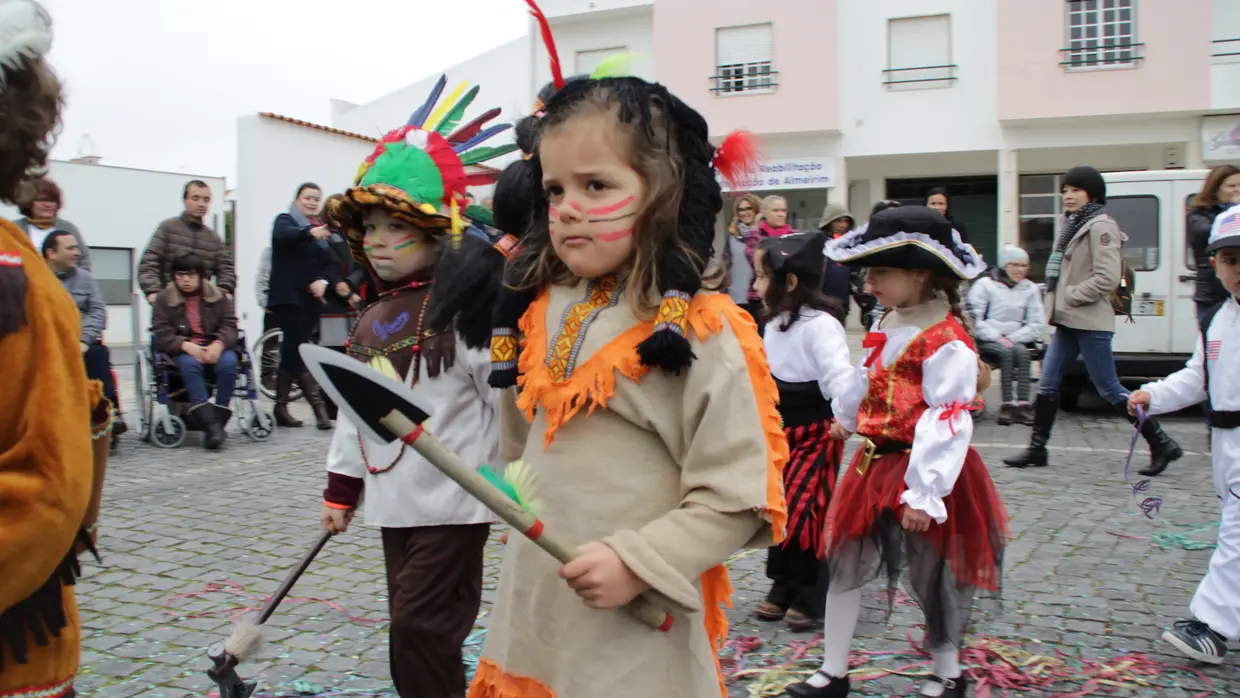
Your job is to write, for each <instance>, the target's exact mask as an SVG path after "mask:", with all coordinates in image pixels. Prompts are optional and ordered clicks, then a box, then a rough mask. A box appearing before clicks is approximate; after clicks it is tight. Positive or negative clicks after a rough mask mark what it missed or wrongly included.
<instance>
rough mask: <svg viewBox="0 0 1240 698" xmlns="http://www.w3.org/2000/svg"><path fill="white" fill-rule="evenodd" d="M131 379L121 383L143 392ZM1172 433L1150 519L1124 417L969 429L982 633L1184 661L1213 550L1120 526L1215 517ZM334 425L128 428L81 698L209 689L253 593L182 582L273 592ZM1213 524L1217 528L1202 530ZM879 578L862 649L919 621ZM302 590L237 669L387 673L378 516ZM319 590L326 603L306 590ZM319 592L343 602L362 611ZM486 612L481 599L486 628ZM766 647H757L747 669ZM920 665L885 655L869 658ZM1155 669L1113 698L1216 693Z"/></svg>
mask: <svg viewBox="0 0 1240 698" xmlns="http://www.w3.org/2000/svg"><path fill="white" fill-rule="evenodd" d="M127 391H128V389H127V388H126V392H125V393H123V394H125V395H129V394H131V393H128V392H127ZM299 409H301V410H303V411H304V409H305V408H304V405H302V406H299ZM1168 428H1169V430H1170V431H1171V432H1172V433H1173V435H1174V436H1176V437H1177V438H1178V439H1180V441H1181V443H1182V444H1184V447H1185V449H1186V450H1187V451H1189V453H1188V454H1187V455H1186V456H1185V458H1184V459H1183V460H1182V461H1181V462H1180V463H1178V464H1176V465H1175V466H1173V467H1172V468H1171V469H1170V471H1169V472H1168V473H1167V474H1166V475H1165V476H1164V477H1161V478H1158V479H1157V480H1156V481H1155V483H1154V490H1155V492H1154V493H1155V494H1157V495H1159V496H1161V497H1163V498H1164V504H1163V509H1162V519H1161V520H1160V521H1158V522H1149V521H1147V520H1145V519H1144V518H1143V517H1142V516H1141V514H1140V513H1139V511H1138V510H1137V508H1136V506H1135V504H1134V502H1133V499H1132V496H1131V490H1130V488H1129V487H1128V486H1127V485H1125V484H1124V482H1123V478H1122V466H1123V458H1124V454H1125V452H1126V450H1127V446H1128V439H1129V435H1130V434H1131V431H1130V430H1129V428H1128V426H1127V425H1126V424H1123V423H1121V422H1120V420H1118V419H1116V418H1114V417H1112V416H1109V415H1104V414H1100V413H1085V414H1070V415H1066V416H1065V417H1064V418H1063V419H1062V420H1061V423H1060V424H1059V426H1058V428H1057V430H1056V433H1055V439H1054V445H1055V446H1056V449H1055V451H1054V454H1053V458H1054V461H1055V466H1054V467H1051V468H1046V469H1036V470H1029V471H1017V470H1013V469H1009V468H1004V467H1002V465H1001V464H1000V462H999V461H1000V459H1001V458H1002V457H1003V456H1005V455H1008V454H1010V453H1011V452H1012V451H1013V449H1015V448H1018V447H1019V444H1020V443H1021V442H1023V441H1024V439H1025V438H1026V431H1025V430H1024V429H1022V428H1020V427H998V426H996V425H995V424H994V422H993V421H984V422H981V423H979V425H978V428H977V432H976V437H975V443H976V445H977V446H978V447H979V449H980V450H981V452H982V454H983V456H984V457H985V459H986V460H987V462H988V463H989V464H990V467H991V471H992V473H993V475H994V477H995V479H996V481H997V483H998V486H999V489H1000V491H1001V492H1002V494H1003V496H1004V498H1005V500H1006V502H1007V506H1008V508H1009V512H1010V515H1011V518H1012V533H1013V536H1014V540H1013V541H1012V543H1011V545H1010V547H1009V548H1008V553H1007V568H1006V576H1005V580H1004V581H1005V589H1004V602H1003V605H1002V607H1001V608H1000V609H997V610H993V611H987V612H985V613H980V612H979V613H977V614H975V618H974V620H975V627H974V631H975V634H981V635H988V636H995V637H999V638H1008V639H1011V640H1014V641H1016V642H1017V643H1018V644H1019V645H1020V646H1021V647H1022V648H1023V649H1025V650H1027V651H1029V652H1032V653H1035V654H1040V655H1051V654H1054V653H1055V652H1061V653H1063V654H1065V655H1067V656H1069V657H1081V658H1086V659H1091V660H1095V661H1109V660H1110V659H1112V658H1114V657H1116V656H1118V655H1121V654H1124V653H1127V652H1143V653H1148V654H1149V655H1150V656H1151V657H1152V658H1153V659H1155V660H1162V661H1168V662H1173V663H1176V664H1179V663H1180V662H1179V661H1178V660H1177V659H1175V658H1173V657H1171V656H1169V655H1166V654H1164V653H1163V650H1162V647H1161V646H1160V644H1159V642H1158V640H1157V636H1158V634H1159V632H1160V630H1161V628H1162V627H1164V626H1166V625H1168V624H1169V623H1170V622H1171V621H1172V620H1174V619H1176V618H1179V617H1181V616H1182V615H1183V614H1184V613H1185V612H1186V606H1187V602H1188V599H1189V597H1190V595H1191V593H1192V591H1193V589H1194V588H1195V586H1196V584H1197V582H1198V580H1199V578H1200V576H1201V574H1202V573H1203V571H1204V569H1205V566H1206V561H1207V559H1208V556H1209V550H1199V551H1185V550H1183V549H1181V548H1178V547H1173V548H1171V549H1167V550H1161V549H1159V548H1155V547H1152V546H1151V545H1150V544H1149V543H1148V542H1146V541H1142V540H1135V539H1128V538H1121V537H1117V536H1114V535H1111V533H1122V534H1125V535H1130V536H1149V535H1150V534H1152V533H1155V532H1163V533H1175V532H1183V531H1184V530H1185V528H1181V527H1190V526H1197V525H1203V524H1209V523H1211V522H1212V521H1213V520H1214V518H1215V511H1216V503H1215V499H1214V496H1213V494H1212V490H1211V486H1210V478H1209V459H1208V456H1206V455H1205V454H1204V453H1203V451H1204V450H1205V448H1206V439H1205V430H1204V428H1203V427H1202V426H1201V423H1200V420H1199V419H1197V418H1194V417H1192V416H1184V417H1178V418H1175V419H1172V420H1170V422H1169V424H1168ZM328 438H329V433H327V432H319V431H317V430H315V429H314V428H313V426H312V425H310V424H307V426H306V427H304V428H302V429H296V430H288V429H281V430H278V431H277V433H276V434H275V435H274V436H273V437H272V439H271V440H270V441H269V442H267V443H261V444H256V443H250V442H248V440H247V439H246V438H245V437H244V436H241V435H240V434H233V435H231V436H230V440H229V443H228V445H227V447H226V449H225V450H223V451H222V452H218V453H208V452H205V451H202V450H200V449H199V448H198V447H197V446H198V444H199V441H198V437H197V436H196V435H191V436H190V439H189V441H188V442H187V443H186V445H184V446H183V447H182V448H180V449H178V450H174V451H165V450H159V449H156V448H154V447H152V446H149V445H146V444H143V443H140V442H139V441H138V440H137V438H136V436H135V435H134V434H132V432H131V434H130V435H128V436H126V437H125V439H124V441H123V444H122V447H121V449H120V452H119V453H117V454H116V455H114V457H113V458H112V460H111V466H110V470H109V474H108V483H107V491H106V496H105V500H104V509H103V511H104V514H103V519H102V529H101V534H100V535H101V538H100V542H101V549H102V553H103V555H104V565H103V566H102V567H100V566H97V565H95V564H93V563H91V564H88V565H87V572H86V576H85V579H83V580H82V581H81V582H80V584H79V586H78V593H79V600H80V604H81V607H82V617H83V623H84V642H83V645H84V647H83V662H82V671H81V677H80V680H79V684H78V686H79V690H80V691H81V693H82V694H83V695H97V696H138V695H141V696H192V695H197V696H202V695H205V694H206V693H207V692H208V690H209V689H210V688H212V686H211V684H210V682H209V681H208V680H207V679H206V677H205V676H204V675H203V673H202V672H203V670H204V669H205V668H206V666H207V664H208V662H207V660H206V658H205V650H206V648H207V646H208V645H210V644H211V643H212V642H215V641H217V640H219V639H221V638H222V637H223V636H225V635H226V634H227V633H228V630H229V626H230V617H229V611H228V609H234V608H240V607H244V606H252V605H256V604H257V602H256V601H253V600H251V599H250V598H246V597H242V596H239V595H235V594H231V593H209V594H205V595H202V596H184V595H187V594H194V593H196V592H201V591H203V590H204V589H206V588H208V587H209V585H228V584H234V583H235V584H237V585H241V586H240V587H237V588H236V589H235V591H236V592H237V594H246V595H251V596H255V597H261V596H263V595H265V594H268V593H270V592H271V591H273V590H274V589H275V587H276V586H277V584H278V583H279V582H280V580H281V579H282V578H283V576H284V575H285V573H286V572H287V570H289V569H290V568H291V567H292V566H293V565H294V564H295V563H296V561H297V560H298V559H299V557H300V556H301V554H302V552H303V551H304V549H305V547H306V546H307V545H308V544H309V542H310V541H311V540H312V539H313V538H314V536H315V534H316V532H317V528H318V522H317V519H318V510H319V502H320V498H319V494H320V492H321V488H322V485H323V473H322V467H323V455H324V451H325V449H326V446H327V443H328ZM1211 536H1212V531H1209V530H1207V531H1205V532H1204V533H1201V534H1199V536H1198V537H1200V538H1205V539H1207V540H1209V539H1210V538H1211ZM501 556H502V546H500V545H499V544H498V543H493V544H492V545H491V546H489V548H488V550H487V563H488V564H487V588H488V590H490V589H493V587H494V584H495V581H496V577H497V575H498V570H499V564H500V559H501ZM763 560H764V555H763V553H762V552H760V551H752V552H749V553H747V554H742V555H740V556H738V557H737V558H736V559H734V561H733V563H732V579H733V583H734V584H735V586H736V589H737V594H736V608H735V609H733V610H732V611H731V612H730V616H731V618H732V620H733V623H734V625H733V630H732V633H733V635H732V636H733V637H734V638H736V637H742V636H758V637H760V638H761V641H762V646H761V647H760V648H758V649H757V650H755V651H756V652H759V653H762V652H768V653H769V652H775V653H782V654H783V655H788V654H789V653H790V649H789V645H788V643H789V642H794V641H805V640H809V639H811V638H812V637H813V636H812V635H795V634H792V633H790V632H788V631H786V630H781V629H780V627H779V626H778V625H772V624H758V623H756V622H754V621H752V620H751V613H752V610H753V607H754V605H755V604H756V603H757V602H758V601H759V600H761V598H762V595H763V593H764V592H765V589H766V585H767V581H766V579H765V577H764V574H763ZM489 593H490V592H489V591H488V594H489ZM866 593H867V597H866V598H867V599H868V602H867V605H866V606H867V607H866V609H865V612H864V615H863V618H862V623H861V625H860V627H859V630H858V636H859V645H858V647H859V649H864V650H871V651H874V650H908V648H909V642H908V640H907V639H906V633H908V632H909V631H910V630H911V629H912V626H915V625H916V624H917V623H918V622H919V618H918V616H917V612H916V608H915V607H911V605H910V604H904V605H901V606H899V607H898V608H897V609H896V610H895V612H894V614H893V615H892V617H891V618H890V621H889V622H887V620H886V619H885V601H881V600H880V598H879V587H878V586H877V585H875V586H873V587H871V588H870V590H869V591H867V592H866ZM293 596H294V597H296V598H293V599H290V600H289V601H287V602H286V603H285V605H284V606H282V607H281V609H280V611H279V613H278V614H277V615H276V616H275V617H274V618H273V620H272V621H271V625H270V626H269V627H268V628H267V630H266V633H265V634H266V637H267V638H268V645H267V647H266V649H265V650H264V651H263V652H262V653H261V655H260V657H259V658H258V659H257V660H256V661H253V662H251V663H249V664H247V665H244V666H243V668H242V671H243V673H244V675H246V676H249V677H258V678H259V679H260V680H261V681H262V682H263V686H262V687H261V688H260V691H265V692H267V693H268V694H269V695H270V694H287V693H289V692H291V691H290V683H291V682H292V681H294V680H298V679H300V680H305V681H309V682H311V683H312V684H315V685H317V686H320V687H324V688H335V689H340V690H364V689H374V690H383V689H386V688H388V687H390V683H389V682H388V681H387V675H388V672H387V647H386V644H385V643H386V635H385V631H386V622H384V621H383V620H382V619H383V618H384V617H385V604H386V600H385V596H384V580H383V566H382V558H381V553H380V544H379V537H378V534H377V532H376V531H374V530H373V529H366V528H363V527H361V526H359V527H357V528H356V529H355V530H354V531H351V532H350V533H349V534H347V535H346V536H344V537H342V538H340V539H338V540H334V541H332V542H331V543H330V544H329V545H328V546H327V548H326V549H325V550H324V552H323V553H322V554H321V555H320V557H319V559H318V560H317V561H316V562H315V564H314V565H313V566H312V567H311V568H310V571H309V572H308V573H307V574H306V576H305V577H303V578H302V580H301V582H300V583H299V584H298V585H297V586H296V587H295V588H294V590H293ZM306 597H312V598H313V599H317V600H318V601H299V599H304V598H306ZM488 599H489V597H488ZM319 601H321V602H326V603H331V604H336V605H337V608H338V609H343V610H345V611H347V612H348V614H351V615H352V616H354V619H353V620H351V619H350V618H349V617H347V616H346V615H345V614H344V613H342V612H341V611H340V610H337V608H333V607H330V606H328V605H325V603H320V602H319ZM486 619H487V609H486V608H484V609H483V613H482V616H481V617H480V619H479V628H483V627H485V625H486ZM913 634H914V636H916V633H915V632H914V633H913ZM793 647H795V645H794V646H793ZM477 649H478V648H477V647H471V648H470V651H471V652H473V653H474V654H476V652H477ZM814 653H815V650H813V649H811V650H809V653H808V655H809V657H810V658H811V659H810V660H808V662H807V663H803V664H802V665H800V668H805V669H807V670H811V669H812V668H813V666H814V663H815V662H814V660H813V657H814ZM760 661H761V660H760V658H754V659H753V660H751V661H750V663H749V666H754V665H756V664H757V663H759V662H760ZM913 661H916V660H914V659H898V658H896V659H892V658H887V659H883V658H878V659H876V660H875V664H874V666H888V667H896V666H899V665H901V664H908V663H910V662H913ZM1204 674H1205V676H1206V677H1208V679H1209V681H1211V682H1212V684H1213V688H1214V691H1215V692H1216V693H1217V694H1227V693H1229V692H1230V693H1231V694H1240V677H1237V676H1236V673H1235V670H1234V669H1233V668H1232V667H1231V666H1229V665H1225V666H1224V667H1222V668H1217V669H1210V670H1206V671H1205V672H1204ZM1151 680H1152V681H1153V682H1154V685H1152V686H1151V687H1148V688H1142V689H1138V690H1136V691H1128V690H1127V689H1124V690H1120V691H1118V692H1117V693H1116V695H1147V696H1188V695H1195V693H1194V692H1188V691H1187V689H1192V691H1201V690H1205V684H1204V683H1203V682H1202V681H1201V680H1200V679H1199V678H1196V677H1194V676H1193V675H1192V674H1189V673H1187V672H1182V671H1181V672H1170V671H1168V672H1165V673H1163V674H1162V675H1160V676H1155V677H1152V678H1151ZM748 685H749V684H747V683H746V682H745V681H744V680H738V681H736V682H734V683H733V685H732V686H731V691H732V695H733V696H744V695H749V693H748V691H747V687H748ZM859 688H860V689H861V690H859V691H858V693H857V694H858V695H865V694H868V695H911V692H912V689H911V684H910V682H909V679H907V678H902V677H887V678H883V679H879V680H874V681H868V682H865V683H864V684H862V685H861V686H860V687H859ZM1069 689H1070V690H1079V684H1076V688H1073V685H1072V684H1064V685H1061V686H1060V687H1059V689H1058V690H1061V691H1062V690H1069ZM1020 695H1050V693H1049V692H1041V693H1038V692H1030V693H1023V694H1020ZM566 698H581V697H577V696H571V697H566Z"/></svg>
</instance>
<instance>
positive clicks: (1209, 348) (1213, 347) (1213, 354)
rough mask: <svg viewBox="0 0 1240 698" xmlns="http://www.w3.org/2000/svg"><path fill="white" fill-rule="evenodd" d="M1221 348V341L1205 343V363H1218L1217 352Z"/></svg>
mask: <svg viewBox="0 0 1240 698" xmlns="http://www.w3.org/2000/svg"><path fill="white" fill-rule="evenodd" d="M1222 348H1223V340H1221V339H1216V340H1214V341H1211V342H1206V361H1218V355H1219V351H1220V350H1221V349H1222Z"/></svg>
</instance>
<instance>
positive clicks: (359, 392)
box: [301, 344, 431, 443]
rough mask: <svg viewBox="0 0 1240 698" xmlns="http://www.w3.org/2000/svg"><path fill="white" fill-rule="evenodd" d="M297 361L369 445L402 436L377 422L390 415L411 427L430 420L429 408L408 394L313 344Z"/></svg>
mask: <svg viewBox="0 0 1240 698" xmlns="http://www.w3.org/2000/svg"><path fill="white" fill-rule="evenodd" d="M301 358H302V361H304V362H305V364H306V368H307V369H309V370H310V373H311V374H312V375H313V376H314V378H315V380H317V381H318V382H319V386H320V387H321V388H323V390H325V391H327V394H328V395H330V396H331V398H332V401H333V402H335V403H336V406H337V407H338V408H340V411H341V412H343V413H344V414H345V416H346V417H348V418H349V421H350V422H352V423H353V424H354V425H355V426H357V429H358V431H359V432H361V434H362V436H365V437H366V438H368V439H370V440H372V441H376V442H378V443H391V442H392V441H396V440H397V439H399V438H400V437H402V436H404V434H394V433H392V431H391V430H389V429H388V428H387V427H385V426H384V425H383V423H382V422H381V421H380V420H381V419H382V418H383V417H386V416H387V415H388V414H389V413H391V412H392V411H396V412H399V413H400V414H402V415H404V416H405V417H406V418H407V419H409V421H411V422H413V423H414V424H422V423H423V422H425V421H426V420H428V419H430V417H431V410H430V408H429V407H428V406H427V405H426V403H424V402H423V401H422V400H420V399H418V398H417V396H415V395H414V394H413V391H412V390H410V389H409V388H408V387H406V386H405V385H404V384H403V383H400V382H397V381H394V380H392V379H391V378H388V377H387V376H385V375H383V374H382V373H380V372H378V371H376V370H375V369H373V368H371V367H370V366H367V365H366V364H364V363H362V362H360V361H358V360H357V359H353V358H351V357H349V356H347V355H345V354H341V353H340V352H336V351H332V350H331V349H327V348H325V347H320V346H316V345H314V344H303V345H301Z"/></svg>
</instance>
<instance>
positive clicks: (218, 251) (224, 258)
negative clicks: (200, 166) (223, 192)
mask: <svg viewBox="0 0 1240 698" xmlns="http://www.w3.org/2000/svg"><path fill="white" fill-rule="evenodd" d="M184 204H185V212H184V213H182V214H181V215H179V216H177V217H176V218H169V219H168V220H166V221H164V222H163V223H160V224H159V227H158V228H156V229H155V234H154V235H152V236H151V241H150V242H149V243H147V246H146V250H144V251H143V252H142V261H140V262H139V263H138V287H139V288H141V289H142V292H143V293H144V294H146V298H147V300H148V301H150V302H154V299H155V295H156V294H157V293H159V292H160V291H162V290H164V287H165V286H167V285H168V283H169V282H170V281H172V261H173V260H174V259H176V258H177V257H180V256H181V255H183V254H185V253H187V252H193V253H194V254H196V255H198V257H199V258H201V259H202V261H203V263H204V264H205V265H206V275H207V278H208V279H210V278H211V277H215V285H216V286H218V287H219V288H220V290H221V291H223V292H224V293H225V295H228V296H229V297H231V296H232V294H233V292H234V291H236V289H237V274H236V270H235V269H234V267H233V254H232V249H230V248H229V247H228V246H227V245H225V244H224V241H223V240H222V239H220V236H219V235H217V234H216V232H215V231H214V230H212V229H211V228H209V227H207V225H206V224H205V223H204V222H203V221H204V219H205V218H206V216H207V211H208V209H209V207H210V205H211V188H210V187H209V186H207V183H206V182H203V181H200V180H197V179H195V180H193V181H191V182H189V183H188V184H186V185H185V192H184Z"/></svg>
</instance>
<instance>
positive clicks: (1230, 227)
mask: <svg viewBox="0 0 1240 698" xmlns="http://www.w3.org/2000/svg"><path fill="white" fill-rule="evenodd" d="M1237 234H1240V215H1233V216H1231V217H1230V218H1228V219H1227V220H1225V221H1224V222H1223V223H1221V224H1220V225H1219V227H1218V231H1217V232H1216V233H1215V235H1217V236H1218V237H1225V236H1228V235H1237Z"/></svg>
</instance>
